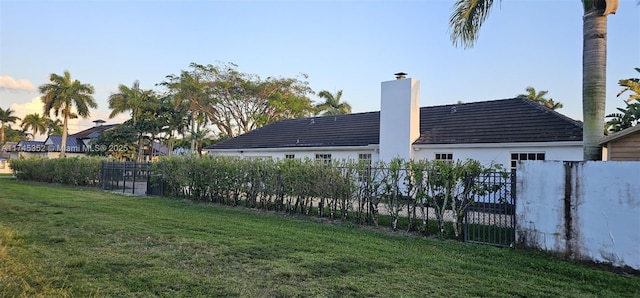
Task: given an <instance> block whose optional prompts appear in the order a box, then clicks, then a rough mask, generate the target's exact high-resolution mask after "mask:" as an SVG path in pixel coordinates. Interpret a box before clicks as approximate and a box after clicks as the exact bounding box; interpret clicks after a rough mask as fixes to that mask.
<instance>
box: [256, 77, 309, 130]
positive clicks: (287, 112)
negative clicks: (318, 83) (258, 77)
mask: <svg viewBox="0 0 640 298" xmlns="http://www.w3.org/2000/svg"><path fill="white" fill-rule="evenodd" d="M301 78H303V79H307V78H308V76H307V75H305V74H301ZM257 85H258V88H257V92H256V93H255V97H256V98H257V100H258V101H262V100H264V99H266V102H265V104H264V107H263V111H262V112H261V113H259V114H258V115H257V116H256V117H254V118H255V119H256V120H255V126H256V127H260V126H264V125H267V124H270V123H273V122H276V121H280V120H284V119H293V118H301V117H308V116H312V115H313V114H314V110H315V108H314V106H313V104H312V102H311V100H310V99H309V97H307V95H308V94H313V90H311V88H310V87H309V83H308V82H306V81H302V80H301V79H300V78H271V77H269V78H267V79H266V80H264V81H260V82H258V84H257Z"/></svg>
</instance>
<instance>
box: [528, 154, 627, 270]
mask: <svg viewBox="0 0 640 298" xmlns="http://www.w3.org/2000/svg"><path fill="white" fill-rule="evenodd" d="M638 173H640V162H602V161H594V162H591V161H589V162H564V163H563V162H557V161H526V162H521V163H520V164H519V165H518V172H517V194H516V234H517V238H518V242H519V243H521V244H524V245H525V246H529V247H535V248H539V249H542V250H546V251H551V252H556V253H560V254H563V255H567V256H570V257H573V258H577V259H584V260H592V261H596V262H603V263H609V264H613V265H615V266H629V267H631V268H634V269H636V270H640V179H639V178H638Z"/></svg>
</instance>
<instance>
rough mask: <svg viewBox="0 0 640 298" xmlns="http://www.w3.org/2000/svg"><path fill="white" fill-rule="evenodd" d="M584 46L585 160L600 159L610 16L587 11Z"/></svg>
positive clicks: (583, 107)
mask: <svg viewBox="0 0 640 298" xmlns="http://www.w3.org/2000/svg"><path fill="white" fill-rule="evenodd" d="M583 34H584V41H583V49H582V119H583V121H584V127H583V133H582V140H583V143H584V146H583V148H584V149H583V150H584V151H583V152H584V153H583V158H584V160H600V159H601V158H602V153H601V149H600V145H599V144H598V140H599V139H600V138H602V136H603V135H604V130H603V127H604V112H605V102H606V75H607V16H606V15H602V13H601V12H599V11H598V10H597V9H591V10H587V11H585V14H584V17H583Z"/></svg>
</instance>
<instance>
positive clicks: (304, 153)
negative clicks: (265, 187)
mask: <svg viewBox="0 0 640 298" xmlns="http://www.w3.org/2000/svg"><path fill="white" fill-rule="evenodd" d="M377 148H378V146H376V145H371V146H363V147H331V148H273V149H272V148H268V149H248V150H215V151H208V154H211V155H222V156H237V157H271V158H273V159H283V158H285V155H286V154H294V155H295V158H300V159H304V158H307V157H308V158H310V159H315V156H316V154H331V157H332V159H334V160H341V159H346V160H348V159H352V160H358V154H360V153H371V154H372V160H373V161H374V162H375V161H378V160H379V155H378V152H377V151H378V150H377ZM414 148H415V149H414V158H415V159H429V160H431V159H434V158H435V154H436V153H452V154H453V158H454V159H460V160H466V159H475V160H478V161H480V162H481V163H482V164H483V165H486V166H488V165H491V164H496V163H499V164H502V165H503V166H504V167H505V168H506V169H509V166H510V162H511V153H532V152H538V153H545V158H546V160H581V159H582V146H581V145H580V143H579V142H576V143H567V142H565V143H513V144H476V145H472V144H466V145H446V146H445V145H415V146H414Z"/></svg>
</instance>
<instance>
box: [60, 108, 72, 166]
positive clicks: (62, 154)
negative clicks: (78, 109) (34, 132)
mask: <svg viewBox="0 0 640 298" xmlns="http://www.w3.org/2000/svg"><path fill="white" fill-rule="evenodd" d="M70 113H71V111H69V108H67V109H65V111H64V120H62V141H61V143H60V145H61V146H62V148H60V158H64V157H65V153H66V152H67V134H69V128H68V127H67V124H68V122H69V114H70Z"/></svg>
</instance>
